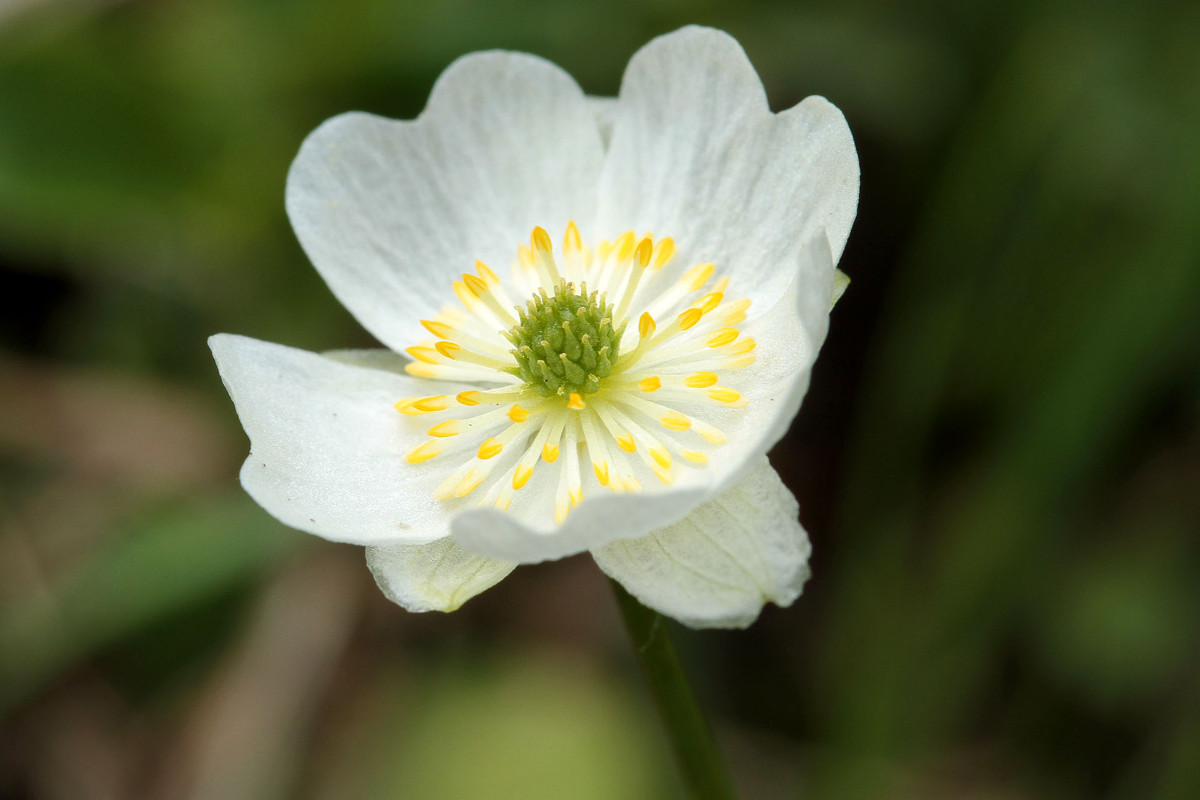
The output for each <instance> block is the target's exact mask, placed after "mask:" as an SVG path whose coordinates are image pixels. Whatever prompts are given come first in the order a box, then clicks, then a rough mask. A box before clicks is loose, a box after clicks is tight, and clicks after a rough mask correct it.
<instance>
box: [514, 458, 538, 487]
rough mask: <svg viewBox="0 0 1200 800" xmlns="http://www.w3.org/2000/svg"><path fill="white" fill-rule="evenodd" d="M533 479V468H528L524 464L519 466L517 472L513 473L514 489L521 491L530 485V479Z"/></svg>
mask: <svg viewBox="0 0 1200 800" xmlns="http://www.w3.org/2000/svg"><path fill="white" fill-rule="evenodd" d="M532 477H533V467H527V466H525V465H524V464H519V465H518V466H517V471H516V472H514V473H513V479H512V487H513V488H514V489H520V488H522V487H523V486H524V485H525V484H527V483H529V479H530V478H532Z"/></svg>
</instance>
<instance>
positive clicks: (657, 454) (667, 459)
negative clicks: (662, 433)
mask: <svg viewBox="0 0 1200 800" xmlns="http://www.w3.org/2000/svg"><path fill="white" fill-rule="evenodd" d="M650 455H651V456H652V457H653V458H654V460H655V461H657V462H658V463H659V465H660V466H662V467H669V466H671V454H670V453H668V452H667V449H666V448H665V447H651V448H650Z"/></svg>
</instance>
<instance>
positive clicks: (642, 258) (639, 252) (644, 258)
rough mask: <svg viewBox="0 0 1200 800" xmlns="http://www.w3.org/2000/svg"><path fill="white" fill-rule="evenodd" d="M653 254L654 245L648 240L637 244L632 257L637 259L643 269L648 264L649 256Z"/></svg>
mask: <svg viewBox="0 0 1200 800" xmlns="http://www.w3.org/2000/svg"><path fill="white" fill-rule="evenodd" d="M653 253H654V243H653V242H652V241H650V240H649V239H642V240H641V241H640V242H638V246H637V249H636V250H634V251H633V255H634V257H636V258H637V261H638V263H639V264H641V265H642V267H643V268H644V267H646V266H648V265H649V264H650V256H651V254H653Z"/></svg>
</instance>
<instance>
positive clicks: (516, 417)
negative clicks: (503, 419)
mask: <svg viewBox="0 0 1200 800" xmlns="http://www.w3.org/2000/svg"><path fill="white" fill-rule="evenodd" d="M508 418H509V419H511V420H512V421H513V422H524V421H525V420H527V419H529V409H526V408H522V407H521V406H519V405H517V404H516V403H513V407H512V408H510V409H509V410H508Z"/></svg>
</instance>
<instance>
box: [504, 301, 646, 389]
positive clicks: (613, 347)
mask: <svg viewBox="0 0 1200 800" xmlns="http://www.w3.org/2000/svg"><path fill="white" fill-rule="evenodd" d="M517 314H518V315H519V318H520V321H519V322H517V324H516V325H513V326H512V327H511V328H509V329H508V331H506V332H505V334H504V335H505V337H506V338H507V339H508V340H509V341H510V342H512V344H513V350H512V351H511V352H512V355H513V358H514V359H516V362H517V365H516V366H515V367H510V368H509V369H508V372H510V373H512V374H513V375H516V376H517V377H518V378H520V379H521V380H523V381H525V383H527V384H528V385H529V386H531V387H533V389H534V390H535V391H536V392H537V393H538V394H540V395H541V396H542V397H552V396H554V395H558V396H560V397H568V396H570V395H571V394H573V393H574V394H595V393H596V391H597V390H598V389H599V388H600V381H601V380H602V379H604V378H607V377H608V376H609V375H611V374H612V370H613V364H615V363H616V360H617V353H618V351H619V348H620V344H621V334H622V333H623V332H624V331H625V325H624V323H622V324H621V327H620V328H618V329H614V328H613V320H612V309H611V308H610V307H609V305H608V302H607V299H606V298H605V297H603V296H601V295H600V293H599V292H596V291H593V292H592V293H591V294H588V291H587V284H586V283H581V284H580V287H579V291H576V290H575V284H573V283H567V281H565V280H561V279H560V280H559V282H558V284H557V285H555V287H554V294H553V295H547V294H546V291H545V290H544V289H540V290H539V291H538V293H537V294H535V295H534V296H533V297H532V298H531V299H530V300H529V301H528V302H526V304H525V307H524V308H521V307H519V306H518V307H517Z"/></svg>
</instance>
